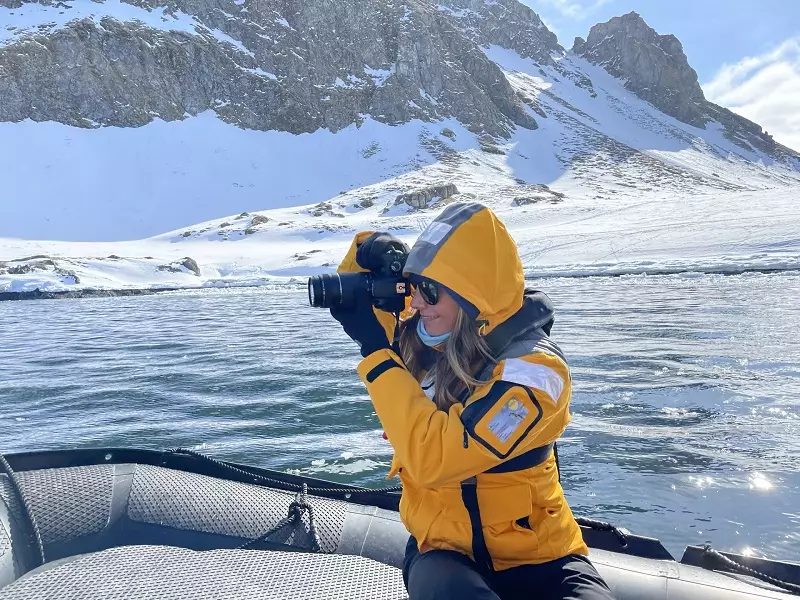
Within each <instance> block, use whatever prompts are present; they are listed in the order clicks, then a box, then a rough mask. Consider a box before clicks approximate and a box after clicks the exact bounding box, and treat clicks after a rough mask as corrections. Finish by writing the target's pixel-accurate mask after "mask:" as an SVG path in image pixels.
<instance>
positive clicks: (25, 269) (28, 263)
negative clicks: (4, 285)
mask: <svg viewBox="0 0 800 600" xmlns="http://www.w3.org/2000/svg"><path fill="white" fill-rule="evenodd" d="M32 258H36V257H29V258H23V259H20V260H19V261H13V262H21V263H23V264H19V265H11V266H9V267H7V271H8V274H9V275H24V274H26V273H33V272H35V271H51V270H54V269H55V267H56V263H55V262H54V261H53V260H52V259H50V258H44V259H43V260H31V259H32Z"/></svg>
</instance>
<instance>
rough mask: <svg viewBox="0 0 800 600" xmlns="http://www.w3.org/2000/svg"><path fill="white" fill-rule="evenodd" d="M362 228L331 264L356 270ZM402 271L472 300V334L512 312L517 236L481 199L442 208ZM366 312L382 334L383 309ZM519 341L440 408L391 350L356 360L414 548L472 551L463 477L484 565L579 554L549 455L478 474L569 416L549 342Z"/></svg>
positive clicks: (388, 320)
mask: <svg viewBox="0 0 800 600" xmlns="http://www.w3.org/2000/svg"><path fill="white" fill-rule="evenodd" d="M369 233H370V232H364V233H361V234H359V235H358V236H357V238H356V240H354V242H353V245H352V246H351V249H350V252H349V253H348V255H347V257H346V258H345V260H344V261H343V263H342V265H341V266H340V268H339V271H340V272H345V271H362V270H363V269H361V268H359V267H358V266H357V265H356V263H355V249H356V247H357V244H358V243H360V242H361V241H362V240H363V239H364V238H365V237H366V236H367V235H369ZM406 273H407V274H416V275H420V276H424V277H427V278H429V279H432V280H434V281H437V282H439V283H441V284H443V285H445V286H446V287H448V288H449V289H451V290H453V291H455V292H456V293H457V294H459V295H460V296H461V297H462V298H464V299H466V300H467V301H469V302H470V303H472V304H473V305H474V306H475V307H477V308H478V309H479V311H480V314H479V316H478V320H479V322H482V323H483V327H482V330H481V332H482V334H483V335H487V336H488V335H490V334H491V332H492V331H494V330H495V329H496V328H497V327H498V326H499V325H501V324H502V323H504V322H505V321H507V320H509V319H510V318H511V317H512V316H514V315H515V314H517V313H519V314H522V313H523V311H521V309H522V307H523V301H524V291H525V289H524V276H523V271H522V264H521V262H520V259H519V255H518V252H517V248H516V244H515V243H514V240H513V239H512V238H511V236H510V235H509V233H508V232H507V230H506V228H505V227H504V226H503V224H502V223H501V222H500V221H499V220H498V219H497V217H496V216H495V215H494V214H493V213H492V211H491V210H489V209H488V208H486V207H485V206H482V205H480V204H476V203H469V204H453V205H450V206H449V207H447V209H445V211H444V212H443V213H442V214H441V215H440V216H439V217H438V218H437V219H436V220H435V221H434V222H433V223H432V224H431V225H430V226H429V227H428V228H427V229H426V230H425V231H424V232H423V233H422V235H421V236H420V238H419V240H418V241H417V242H416V243H415V244H414V247H413V248H412V251H411V254H410V255H409V258H408V261H407V263H406ZM376 313H377V314H378V317H379V319H380V320H381V322H382V323H383V324H384V325H385V327H386V331H387V335H388V336H389V339H391V335H392V333H393V327H394V323H393V317H392V316H391V315H388V314H386V313H382V312H381V311H376ZM539 332H540V333H541V330H539ZM498 333H499V332H498ZM487 339H488V338H487ZM523 347H525V348H527V350H523V351H522V352H518V353H517V354H516V355H513V357H509V358H506V359H505V360H501V361H500V362H499V363H498V364H497V365H496V366H495V367H494V370H493V371H492V372H491V374H488V375H487V376H486V377H484V379H486V383H485V385H482V386H480V387H478V388H477V389H476V390H475V391H474V393H473V394H472V395H471V396H470V397H469V398H467V399H466V401H465V402H464V403H463V405H462V404H455V405H453V406H452V407H451V408H450V410H449V411H448V412H444V411H441V410H437V408H436V406H435V404H434V403H433V402H432V401H431V400H430V399H429V398H428V397H427V396H426V395H425V393H424V392H423V390H422V388H421V386H420V384H419V382H417V380H416V379H415V378H414V377H413V376H412V375H411V373H410V372H409V371H407V370H406V369H405V367H404V365H403V361H402V359H401V358H400V357H399V356H397V355H396V354H395V353H394V352H393V351H391V350H388V349H387V350H379V351H377V352H374V353H373V354H371V355H369V356H368V357H367V358H365V359H364V360H363V361H362V362H361V363H360V364H359V366H358V372H359V375H360V376H361V378H362V380H363V381H364V383H365V384H366V387H367V391H368V393H369V395H370V398H371V399H372V402H373V405H374V407H375V412H376V413H377V415H378V418H379V419H380V422H381V424H382V425H383V427H384V429H385V431H386V435H387V437H388V439H389V442H390V443H391V444H392V447H393V448H394V452H395V454H394V459H393V461H392V469H391V471H390V473H389V477H393V476H394V475H395V474H397V473H399V475H400V479H401V480H402V482H403V494H402V497H401V500H400V516H401V518H402V520H403V523H404V524H405V526H406V528H407V529H408V530H409V532H410V533H411V534H412V535H413V536H414V537H415V538H416V540H417V543H418V546H419V549H420V550H421V551H424V550H427V549H431V548H438V549H447V550H455V551H458V552H461V553H463V554H466V555H469V556H471V557H473V558H474V556H475V554H474V552H473V531H472V525H471V521H470V514H469V512H468V510H467V508H466V506H465V500H464V498H463V497H462V482H464V481H467V480H469V481H472V482H474V483H475V484H476V487H475V490H476V491H477V504H478V507H479V512H480V522H481V524H482V533H483V539H484V540H485V545H486V549H487V550H488V553H489V555H490V556H491V562H492V564H493V567H494V568H495V569H497V570H503V569H508V568H511V567H515V566H519V565H522V564H530V563H542V562H547V561H551V560H555V559H557V558H561V557H563V556H566V555H567V554H588V549H587V547H586V545H585V544H584V541H583V538H582V535H581V531H580V528H579V526H578V525H577V523H576V522H575V519H574V518H573V516H572V512H571V511H570V508H569V506H568V505H567V502H566V499H565V498H564V492H563V490H562V488H561V485H560V483H559V481H558V473H557V470H556V467H555V459H554V457H553V455H552V453H549V455H548V456H547V458H546V460H544V462H542V463H541V464H538V465H537V466H533V467H530V468H525V469H523V470H518V471H513V472H507V473H486V471H488V470H489V469H492V468H494V467H498V465H501V464H502V463H505V462H506V461H508V460H511V459H513V458H515V457H518V456H520V455H522V454H524V453H526V452H528V451H530V450H532V449H535V448H540V447H543V446H547V445H548V444H550V443H552V442H553V441H555V440H556V439H557V438H558V437H559V436H560V435H561V433H562V432H563V431H564V429H565V427H566V426H567V423H568V422H569V402H570V396H571V380H570V373H569V368H568V366H567V364H566V362H565V361H564V360H563V359H562V358H561V356H560V352H558V351H557V349H556V351H555V352H552V351H550V349H551V348H553V347H554V346H553V345H552V343H550V342H549V341H547V340H546V336H545V341H544V343H543V344H533V345H532V344H528V346H525V345H524V344H523ZM473 477H474V478H475V479H471V478H473Z"/></svg>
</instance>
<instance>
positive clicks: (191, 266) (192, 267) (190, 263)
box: [181, 256, 200, 277]
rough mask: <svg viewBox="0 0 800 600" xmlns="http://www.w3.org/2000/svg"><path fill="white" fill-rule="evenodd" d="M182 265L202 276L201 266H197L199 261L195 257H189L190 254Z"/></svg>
mask: <svg viewBox="0 0 800 600" xmlns="http://www.w3.org/2000/svg"><path fill="white" fill-rule="evenodd" d="M181 265H182V266H184V267H186V268H187V269H189V270H190V271H191V272H192V273H194V274H195V275H197V276H198V277H200V267H199V266H197V261H195V260H194V259H193V258H189V257H188V256H187V257H185V258H184V259H183V262H182V263H181Z"/></svg>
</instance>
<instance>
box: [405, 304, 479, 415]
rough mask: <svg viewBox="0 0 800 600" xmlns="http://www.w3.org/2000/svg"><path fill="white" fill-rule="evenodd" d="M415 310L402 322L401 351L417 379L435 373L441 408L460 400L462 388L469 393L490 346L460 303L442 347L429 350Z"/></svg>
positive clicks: (475, 382) (439, 406)
mask: <svg viewBox="0 0 800 600" xmlns="http://www.w3.org/2000/svg"><path fill="white" fill-rule="evenodd" d="M419 319H420V315H419V313H417V314H416V315H414V316H413V317H411V318H410V319H408V320H407V321H405V322H404V323H403V328H402V332H401V334H400V354H401V355H402V357H403V361H404V362H405V363H406V367H407V368H408V370H409V371H410V372H411V374H412V375H413V376H414V377H415V378H416V379H417V381H420V380H421V379H422V378H423V377H424V375H425V374H426V373H430V374H432V375H433V377H434V381H435V387H434V396H433V401H434V402H435V403H436V406H437V408H439V409H440V410H443V411H447V410H449V408H450V407H451V406H452V405H453V404H455V403H456V402H458V401H459V396H460V395H461V394H463V392H464V391H466V390H468V391H469V393H472V391H473V390H474V389H475V387H476V386H478V385H479V384H480V383H481V382H480V381H478V380H477V379H475V376H476V375H477V372H476V371H477V370H478V369H479V368H480V367H481V366H482V365H483V364H485V363H486V361H487V359H491V353H490V351H489V346H488V345H487V344H486V340H484V339H483V336H481V334H480V333H479V331H478V325H477V324H476V323H475V321H474V320H472V319H470V318H469V317H467V315H466V314H465V313H464V311H463V310H461V308H460V307H459V309H458V314H457V315H456V321H455V324H454V325H453V332H452V334H451V335H450V337H449V338H448V339H447V340H446V341H445V342H444V346H443V347H442V349H441V351H436V350H431V349H430V348H428V347H427V346H426V345H425V344H423V343H422V340H421V339H419V335H418V334H417V321H419Z"/></svg>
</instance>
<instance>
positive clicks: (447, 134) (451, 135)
mask: <svg viewBox="0 0 800 600" xmlns="http://www.w3.org/2000/svg"><path fill="white" fill-rule="evenodd" d="M440 133H441V134H442V135H443V136H444V137H446V138H450V139H451V140H455V139H456V134H455V132H454V131H453V130H452V129H448V128H447V127H445V128H444V129H442V131H441V132H440Z"/></svg>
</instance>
